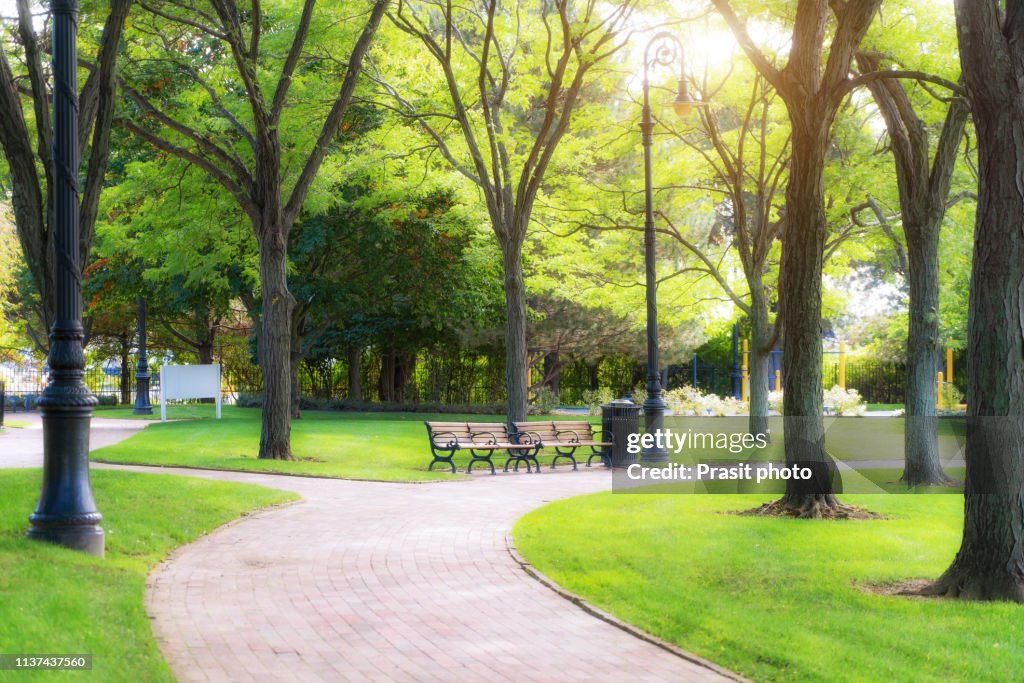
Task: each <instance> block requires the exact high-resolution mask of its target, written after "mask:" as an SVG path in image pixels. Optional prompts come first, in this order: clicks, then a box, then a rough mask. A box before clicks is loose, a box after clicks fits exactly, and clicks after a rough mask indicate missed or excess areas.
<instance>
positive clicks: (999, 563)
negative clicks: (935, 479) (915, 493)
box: [931, 0, 1024, 602]
mask: <svg viewBox="0 0 1024 683" xmlns="http://www.w3.org/2000/svg"><path fill="white" fill-rule="evenodd" d="M1020 10H1021V7H1020V6H1019V4H1017V5H1016V6H1015V10H1014V11H1008V12H1007V14H1006V16H1005V26H1001V25H1000V23H1001V20H1003V16H1002V15H1001V12H1000V8H999V3H997V2H994V1H992V0H969V1H968V0H957V3H956V15H957V33H958V36H959V39H960V61H961V64H962V65H963V71H964V78H965V82H966V84H967V92H968V100H969V101H970V104H971V113H972V115H973V117H974V124H975V128H976V130H977V138H978V168H979V169H980V173H981V177H980V182H979V187H978V212H977V216H976V219H975V226H974V262H973V265H972V270H971V293H970V303H969V311H968V322H967V326H968V331H967V334H968V340H967V344H968V346H967V350H968V354H967V411H968V413H967V414H968V418H967V451H966V460H967V478H966V481H965V483H964V535H963V541H962V542H961V545H960V550H959V552H957V555H956V558H955V559H954V560H953V563H952V565H950V567H949V569H947V570H946V572H945V574H943V575H942V577H941V578H939V580H938V582H937V583H936V584H935V585H934V586H933V587H932V590H931V592H933V593H937V594H943V595H948V596H952V597H960V598H966V599H977V600H1012V601H1014V602H1024V543H1022V540H1021V539H1022V538H1024V424H1022V417H1021V416H1022V415H1024V335H1022V330H1024V291H1022V289H1021V282H1022V281H1024V234H1022V230H1021V228H1022V226H1024V201H1022V200H1021V178H1024V97H1022V95H1024V93H1022V92H1021V83H1022V82H1024V79H1022V76H1024V14H1022V13H1021V11H1020Z"/></svg>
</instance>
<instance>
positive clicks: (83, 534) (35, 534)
mask: <svg viewBox="0 0 1024 683" xmlns="http://www.w3.org/2000/svg"><path fill="white" fill-rule="evenodd" d="M26 536H27V537H28V538H31V539H32V540H34V541H45V542H47V543H54V544H56V545H61V546H64V547H65V548H70V549H71V550H80V551H82V552H85V553H89V554H90V555H95V556H96V557H103V553H104V550H105V545H106V544H105V541H104V536H103V528H102V527H100V526H99V525H96V524H88V525H84V526H83V525H79V524H68V525H56V524H54V525H52V526H50V525H41V524H39V523H38V522H33V526H32V528H31V529H29V530H28V533H27V534H26Z"/></svg>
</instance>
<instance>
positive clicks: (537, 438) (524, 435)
mask: <svg viewBox="0 0 1024 683" xmlns="http://www.w3.org/2000/svg"><path fill="white" fill-rule="evenodd" d="M516 439H518V440H519V443H521V444H524V445H528V446H536V445H537V444H540V443H543V442H544V439H543V438H541V435H540V434H538V433H537V432H516Z"/></svg>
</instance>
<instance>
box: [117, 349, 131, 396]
mask: <svg viewBox="0 0 1024 683" xmlns="http://www.w3.org/2000/svg"><path fill="white" fill-rule="evenodd" d="M120 342H121V374H120V378H119V379H120V382H121V387H120V389H121V404H122V405H131V402H132V381H131V380H132V377H131V372H132V356H131V350H132V349H131V344H132V340H131V337H130V336H124V337H121V339H120Z"/></svg>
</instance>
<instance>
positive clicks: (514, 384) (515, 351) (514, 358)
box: [501, 240, 530, 424]
mask: <svg viewBox="0 0 1024 683" xmlns="http://www.w3.org/2000/svg"><path fill="white" fill-rule="evenodd" d="M501 253H502V256H503V263H504V267H505V310H506V313H507V320H506V323H505V325H506V327H505V384H506V386H507V387H508V422H509V424H511V423H513V422H522V421H524V420H526V412H527V407H528V405H529V402H530V397H529V389H528V387H527V378H526V372H527V369H528V368H529V357H528V349H527V346H526V285H525V282H524V280H523V246H522V242H520V241H519V240H510V241H508V242H504V243H502V245H501Z"/></svg>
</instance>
